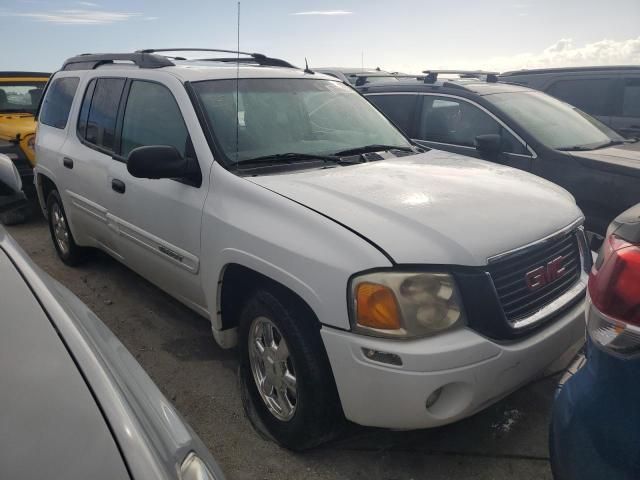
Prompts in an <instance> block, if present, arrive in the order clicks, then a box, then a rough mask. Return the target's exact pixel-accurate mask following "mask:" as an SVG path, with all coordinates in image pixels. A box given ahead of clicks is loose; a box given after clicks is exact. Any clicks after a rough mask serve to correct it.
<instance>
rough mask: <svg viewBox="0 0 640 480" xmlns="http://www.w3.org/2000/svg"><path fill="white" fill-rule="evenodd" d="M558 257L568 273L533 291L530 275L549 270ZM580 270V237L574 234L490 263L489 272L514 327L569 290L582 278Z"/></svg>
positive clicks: (507, 317) (571, 233)
mask: <svg viewBox="0 0 640 480" xmlns="http://www.w3.org/2000/svg"><path fill="white" fill-rule="evenodd" d="M558 257H562V258H563V260H562V265H563V266H564V267H565V268H566V270H565V272H564V273H563V274H562V275H561V276H560V277H558V278H556V279H555V280H550V281H548V283H546V284H544V285H542V286H540V287H538V288H535V289H532V288H530V286H529V285H528V282H527V273H529V272H532V271H534V270H536V269H540V267H543V269H544V268H546V267H547V266H548V265H549V262H551V261H553V260H555V259H557V258H558ZM581 268H582V265H581V257H580V248H579V246H578V237H577V233H576V231H573V232H570V233H567V234H564V235H561V236H558V237H555V238H553V239H550V240H547V241H543V242H541V243H540V244H539V245H535V246H532V247H530V248H526V249H524V250H523V251H520V252H515V253H513V254H511V255H507V256H506V257H503V258H500V259H498V260H496V261H494V262H490V263H489V267H488V271H489V273H490V275H491V278H492V280H493V284H494V286H495V289H496V292H497V293H498V299H499V301H500V304H501V306H502V310H503V311H504V314H505V317H506V319H507V321H508V322H509V323H510V324H511V325H514V324H516V323H517V322H518V321H519V320H522V319H524V318H527V317H529V316H531V315H533V314H534V313H536V312H537V311H539V310H540V309H542V308H543V307H545V306H546V305H548V304H549V303H551V302H553V301H554V300H555V299H557V298H558V297H560V296H561V295H562V294H563V293H565V292H566V291H567V290H569V289H570V288H571V287H572V286H573V285H574V284H575V282H576V281H577V280H578V279H579V278H580V271H581Z"/></svg>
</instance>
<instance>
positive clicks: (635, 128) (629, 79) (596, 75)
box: [500, 65, 640, 138]
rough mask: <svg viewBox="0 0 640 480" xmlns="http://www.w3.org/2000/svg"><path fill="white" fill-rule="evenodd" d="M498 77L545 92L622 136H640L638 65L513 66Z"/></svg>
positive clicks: (639, 70)
mask: <svg viewBox="0 0 640 480" xmlns="http://www.w3.org/2000/svg"><path fill="white" fill-rule="evenodd" d="M500 80H501V81H505V82H513V83H518V84H520V85H524V86H527V87H531V88H535V89H536V90H541V91H543V92H546V93H548V94H549V95H553V96H554V97H556V98H559V99H560V100H564V101H565V102H567V103H570V104H571V105H573V106H575V107H578V108H579V109H580V110H582V111H584V112H587V113H588V114H590V115H593V116H594V117H595V118H597V119H598V120H600V121H601V122H602V123H604V124H605V125H607V126H609V127H611V128H612V129H614V130H616V131H617V132H619V133H620V134H621V135H623V136H625V137H629V138H637V137H640V66H639V65H618V66H607V67H570V68H542V69H533V70H516V71H513V72H505V73H503V74H502V75H500Z"/></svg>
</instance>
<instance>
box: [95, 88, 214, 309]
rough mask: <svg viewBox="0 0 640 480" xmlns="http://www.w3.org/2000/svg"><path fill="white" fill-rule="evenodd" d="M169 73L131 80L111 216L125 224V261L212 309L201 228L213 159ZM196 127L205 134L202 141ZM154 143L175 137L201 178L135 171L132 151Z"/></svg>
mask: <svg viewBox="0 0 640 480" xmlns="http://www.w3.org/2000/svg"><path fill="white" fill-rule="evenodd" d="M166 81H167V83H166V84H162V83H158V82H157V81H152V80H146V79H142V78H139V79H132V80H130V82H129V83H128V85H127V88H126V90H127V91H126V93H125V96H126V101H125V102H123V111H122V113H121V119H120V120H119V125H120V126H119V136H120V141H119V143H120V146H119V154H120V155H119V156H118V158H119V160H116V159H114V160H111V163H110V167H109V175H108V179H106V182H105V185H106V186H107V188H108V189H109V191H108V193H109V223H110V224H113V225H114V227H115V230H116V231H117V243H118V251H119V252H120V253H121V254H122V256H123V260H124V263H126V264H127V265H128V266H129V267H131V268H132V269H134V270H135V271H137V272H139V273H140V274H142V275H143V276H145V277H146V278H148V279H149V280H150V281H152V282H153V283H155V284H156V285H158V286H160V287H161V288H163V289H164V290H166V291H167V292H169V293H170V294H172V295H173V296H175V297H176V298H178V299H179V300H181V301H182V302H183V303H185V304H187V305H189V306H190V307H192V308H194V309H196V310H198V311H201V312H202V313H204V305H205V300H204V293H203V291H202V287H201V285H200V275H199V273H200V251H201V248H200V230H201V223H202V209H203V206H204V201H205V198H206V196H207V192H208V190H209V170H210V167H211V163H212V160H213V159H212V157H211V153H210V151H209V149H208V148H206V141H205V139H204V135H203V133H202V129H201V127H200V125H199V123H198V121H197V117H196V115H195V112H194V110H193V107H192V104H191V102H190V100H189V97H188V95H187V93H186V91H185V88H184V86H183V85H182V84H181V83H180V82H179V81H178V80H177V79H175V77H167V78H166ZM190 132H194V134H196V135H197V137H196V140H195V141H194V139H192V136H191V135H190ZM194 144H195V145H197V146H198V148H195V147H194ZM151 145H171V146H174V147H175V148H176V149H177V150H178V151H179V152H180V153H181V154H182V156H183V157H191V158H194V159H196V160H197V161H198V162H199V166H200V169H201V176H202V181H201V183H199V184H195V183H193V182H189V181H185V180H184V179H159V180H157V179H154V180H150V179H142V178H135V177H133V176H132V175H131V174H130V173H129V172H128V171H127V165H126V158H127V156H128V155H129V153H130V152H131V151H132V150H133V149H135V148H138V147H144V146H151Z"/></svg>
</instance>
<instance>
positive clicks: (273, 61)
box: [136, 48, 297, 68]
mask: <svg viewBox="0 0 640 480" xmlns="http://www.w3.org/2000/svg"><path fill="white" fill-rule="evenodd" d="M162 52H216V53H231V54H236V55H246V56H248V57H250V58H244V59H243V58H241V59H238V58H237V57H233V58H231V57H230V58H203V59H202V58H198V59H194V60H200V61H211V62H238V61H240V62H241V63H257V64H258V65H264V66H269V67H286V68H297V67H295V66H294V65H292V64H290V63H289V62H287V61H285V60H281V59H279V58H271V57H268V56H266V55H265V54H263V53H256V52H253V53H252V52H242V51H238V50H223V49H219V48H148V49H145V50H138V51H137V52H136V53H147V54H154V53H162Z"/></svg>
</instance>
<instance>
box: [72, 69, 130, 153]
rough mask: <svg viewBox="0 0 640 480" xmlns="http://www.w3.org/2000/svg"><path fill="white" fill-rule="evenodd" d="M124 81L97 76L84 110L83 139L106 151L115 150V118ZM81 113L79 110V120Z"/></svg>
mask: <svg viewBox="0 0 640 480" xmlns="http://www.w3.org/2000/svg"><path fill="white" fill-rule="evenodd" d="M124 83H125V80H124V79H123V78H98V79H97V80H96V84H95V87H94V91H93V95H92V97H91V104H90V106H89V111H88V112H86V113H87V121H86V129H85V132H84V133H85V140H86V141H87V142H89V143H91V144H93V145H95V146H97V147H100V149H102V150H106V151H108V152H113V151H115V137H116V120H117V118H118V106H119V105H120V97H121V96H122V90H123V89H124ZM85 100H86V96H85ZM83 103H84V102H83ZM84 107H85V106H84V105H83V108H82V109H81V110H84ZM83 114H85V112H84V111H81V121H82V115H83ZM80 127H81V129H82V124H80Z"/></svg>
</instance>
